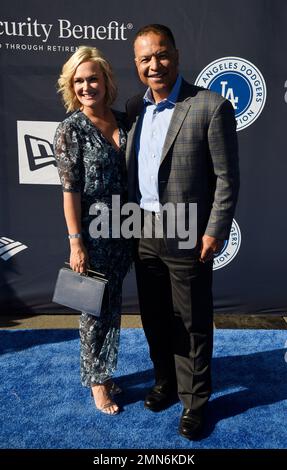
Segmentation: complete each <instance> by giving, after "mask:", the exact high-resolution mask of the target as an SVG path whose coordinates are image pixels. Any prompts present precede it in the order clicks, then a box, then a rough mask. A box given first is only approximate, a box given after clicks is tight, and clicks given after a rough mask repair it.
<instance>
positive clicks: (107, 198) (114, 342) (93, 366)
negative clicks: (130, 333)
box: [54, 110, 131, 387]
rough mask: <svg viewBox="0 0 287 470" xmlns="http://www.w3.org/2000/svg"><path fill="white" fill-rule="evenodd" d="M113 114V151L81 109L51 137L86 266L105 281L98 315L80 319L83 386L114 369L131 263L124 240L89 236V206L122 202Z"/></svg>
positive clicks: (122, 129) (122, 130)
mask: <svg viewBox="0 0 287 470" xmlns="http://www.w3.org/2000/svg"><path fill="white" fill-rule="evenodd" d="M113 113H114V115H115V118H116V120H117V123H118V127H119V138H120V139H119V142H120V148H119V150H116V149H115V148H114V146H113V145H112V144H111V143H110V142H108V141H107V139H106V138H105V137H104V136H103V135H102V133H101V132H100V131H99V130H98V129H97V128H96V127H95V126H94V125H93V123H92V122H91V121H90V120H89V119H88V118H87V117H86V116H85V114H84V113H82V112H81V111H76V112H74V113H73V114H71V115H70V116H69V117H68V118H67V119H65V120H64V121H63V122H62V123H61V124H60V125H59V126H58V128H57V130H56V134H55V139H54V150H55V158H56V161H57V166H58V172H59V176H60V181H61V184H62V188H63V191H69V192H81V211H82V234H83V241H84V244H85V247H86V249H87V251H88V255H89V263H90V266H91V268H92V269H94V270H95V271H98V272H101V273H103V274H105V275H106V277H107V278H108V280H109V289H108V296H107V298H106V300H105V302H104V304H103V312H102V314H101V317H100V318H97V317H94V316H92V315H89V314H87V313H82V315H81V317H80V340H81V358H80V359H81V361H80V362H81V381H82V384H83V385H84V386H88V387H90V386H91V385H92V384H95V383H103V382H105V381H106V380H108V379H109V378H110V377H111V376H112V374H113V372H114V371H115V369H116V365H117V356H118V347H119V336H120V314H121V291H122V282H123V279H124V276H125V275H126V273H127V271H128V269H129V267H130V265H131V244H130V242H129V241H128V240H125V239H123V238H111V237H110V238H100V237H99V238H92V237H91V236H90V233H89V226H90V223H91V222H92V220H93V219H94V218H95V215H90V214H89V210H90V206H91V205H92V204H93V205H95V204H97V203H105V205H106V206H107V208H108V209H107V210H109V209H111V207H112V195H118V196H120V198H121V199H120V200H121V204H123V203H124V202H126V198H127V178H126V166H125V156H124V151H125V146H126V125H125V115H124V114H123V113H120V112H118V111H114V110H113ZM110 225H111V224H110ZM109 231H110V232H111V226H109Z"/></svg>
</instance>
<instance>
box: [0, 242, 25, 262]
mask: <svg viewBox="0 0 287 470" xmlns="http://www.w3.org/2000/svg"><path fill="white" fill-rule="evenodd" d="M26 248H27V246H26V245H24V244H23V243H21V242H16V241H15V240H11V238H7V237H0V258H1V259H2V260H4V261H7V260H8V259H10V258H12V256H15V255H16V254H17V253H19V252H20V251H23V250H26Z"/></svg>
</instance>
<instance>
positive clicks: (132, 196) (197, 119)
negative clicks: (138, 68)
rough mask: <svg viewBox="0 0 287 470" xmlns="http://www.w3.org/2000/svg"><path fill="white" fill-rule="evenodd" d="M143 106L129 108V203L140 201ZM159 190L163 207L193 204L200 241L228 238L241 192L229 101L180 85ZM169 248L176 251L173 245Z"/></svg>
mask: <svg viewBox="0 0 287 470" xmlns="http://www.w3.org/2000/svg"><path fill="white" fill-rule="evenodd" d="M143 106H144V104H143V99H142V96H136V97H134V98H132V99H131V100H129V101H128V103H127V113H128V119H129V122H130V131H129V134H128V141H127V152H126V161H127V170H128V191H129V200H130V201H132V202H138V201H137V199H138V198H137V191H138V169H137V158H136V154H135V134H136V133H135V130H136V126H137V122H138V119H139V116H140V115H141V112H142V110H143ZM158 189H159V200H160V203H161V204H162V205H164V204H165V203H167V202H172V203H178V202H181V203H182V202H184V203H189V202H196V203H197V211H198V213H197V224H198V225H197V229H198V234H197V237H198V240H200V239H201V237H202V235H203V234H204V233H205V234H207V235H210V236H213V237H216V238H218V239H222V240H224V239H228V238H229V232H230V228H231V224H232V219H233V216H234V211H235V206H236V202H237V196H238V190H239V169H238V145H237V134H236V121H235V116H234V110H233V107H232V105H231V103H230V101H228V100H226V99H224V98H223V97H222V96H221V95H219V94H217V93H214V92H211V91H209V90H206V89H204V88H200V87H197V86H194V85H190V84H188V83H187V82H185V81H184V80H183V82H182V86H181V89H180V92H179V96H178V100H177V103H176V105H175V109H174V112H173V115H172V119H171V122H170V125H169V128H168V131H167V135H166V139H165V142H164V146H163V150H162V155H161V163H160V167H159V172H158ZM187 210H188V209H187ZM168 245H169V246H168V248H169V249H171V250H172V251H174V250H176V246H177V243H176V244H174V243H172V241H170V243H168ZM183 251H185V250H183Z"/></svg>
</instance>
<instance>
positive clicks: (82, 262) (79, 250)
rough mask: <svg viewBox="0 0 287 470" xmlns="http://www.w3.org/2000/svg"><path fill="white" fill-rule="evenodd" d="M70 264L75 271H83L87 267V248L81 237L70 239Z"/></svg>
mask: <svg viewBox="0 0 287 470" xmlns="http://www.w3.org/2000/svg"><path fill="white" fill-rule="evenodd" d="M70 248H71V252H70V266H71V268H72V270H73V271H76V272H77V273H85V272H86V271H87V269H88V268H89V258H88V253H87V250H86V248H85V246H84V244H83V242H82V240H81V239H79V238H75V239H72V240H70Z"/></svg>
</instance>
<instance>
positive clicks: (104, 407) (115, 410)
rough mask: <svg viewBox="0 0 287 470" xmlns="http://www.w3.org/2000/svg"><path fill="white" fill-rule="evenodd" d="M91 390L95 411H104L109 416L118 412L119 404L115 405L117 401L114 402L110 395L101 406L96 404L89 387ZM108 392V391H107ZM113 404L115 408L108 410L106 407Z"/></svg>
mask: <svg viewBox="0 0 287 470" xmlns="http://www.w3.org/2000/svg"><path fill="white" fill-rule="evenodd" d="M90 391H91V397H92V398H93V401H94V405H95V408H96V410H97V411H100V412H101V413H104V414H105V415H110V416H115V415H117V414H119V412H120V409H119V406H118V405H117V403H115V402H114V401H113V400H112V399H111V397H110V400H109V401H108V402H107V403H105V404H104V405H103V406H101V407H98V406H97V404H96V401H95V397H94V394H93V389H92V387H91V389H90ZM109 393H110V391H109ZM113 406H116V409H114V410H113V411H111V412H109V411H108V409H109V408H111V407H113Z"/></svg>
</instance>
